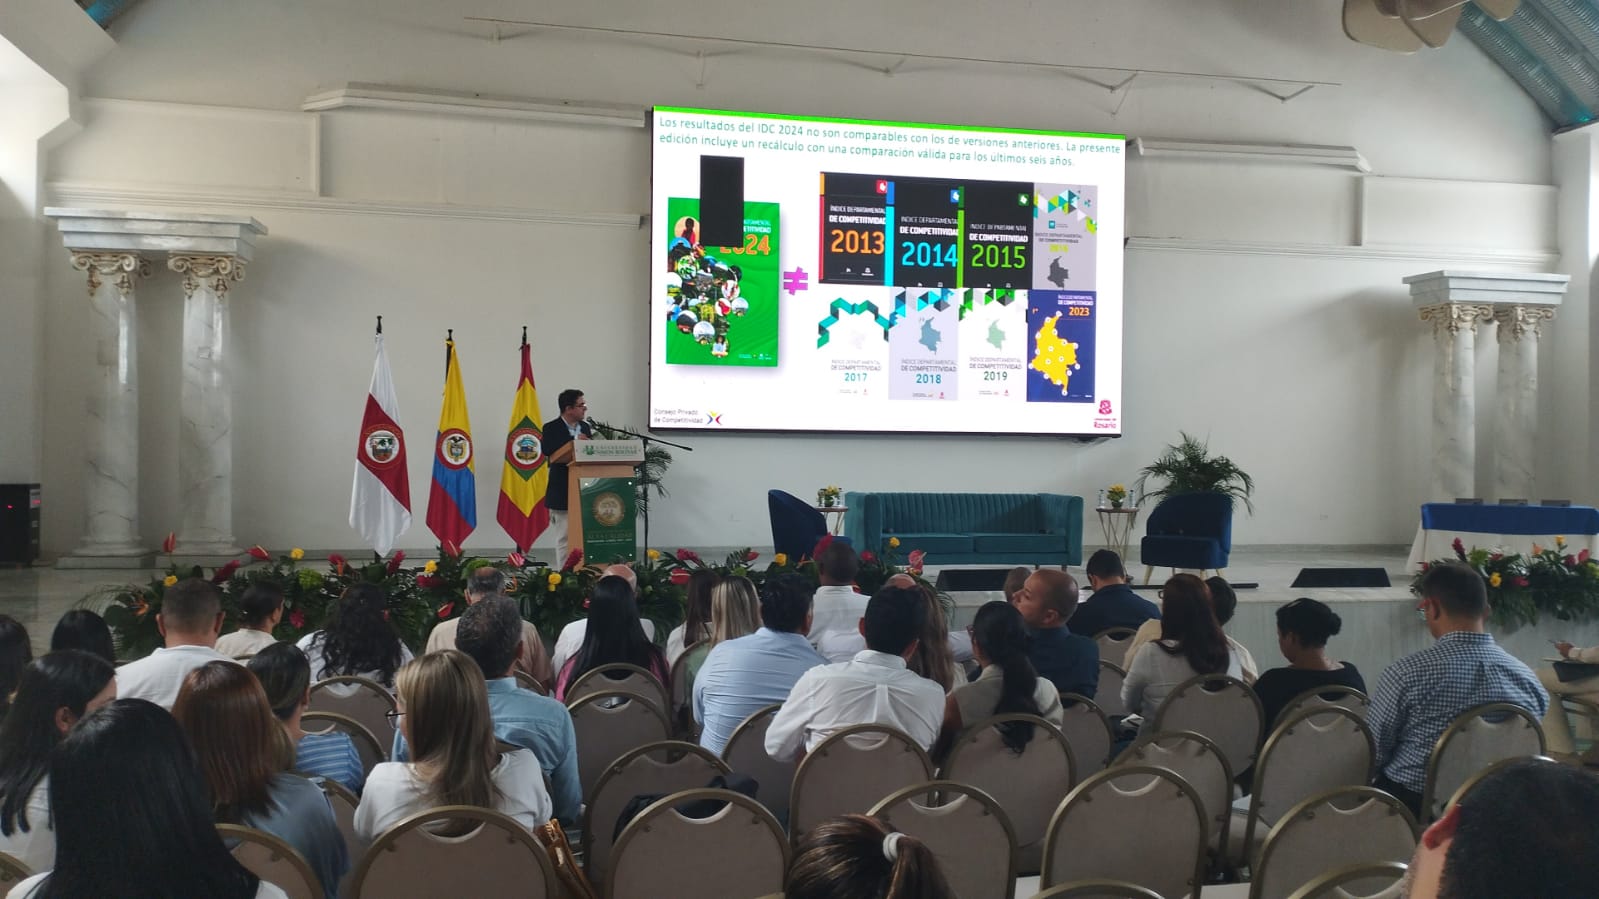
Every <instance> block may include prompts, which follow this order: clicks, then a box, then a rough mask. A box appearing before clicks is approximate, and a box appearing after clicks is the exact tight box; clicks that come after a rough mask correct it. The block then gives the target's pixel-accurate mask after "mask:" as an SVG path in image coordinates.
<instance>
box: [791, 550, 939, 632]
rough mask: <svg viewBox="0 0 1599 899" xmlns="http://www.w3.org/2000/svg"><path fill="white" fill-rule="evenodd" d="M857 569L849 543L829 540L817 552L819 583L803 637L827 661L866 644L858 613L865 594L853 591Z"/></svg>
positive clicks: (861, 612) (862, 609)
mask: <svg viewBox="0 0 1599 899" xmlns="http://www.w3.org/2000/svg"><path fill="white" fill-rule="evenodd" d="M860 569H861V560H860V557H859V556H857V555H855V548H854V547H852V546H850V545H849V544H848V543H842V542H840V541H838V540H829V541H828V542H827V545H826V546H824V547H822V550H821V552H819V553H817V554H816V577H817V580H819V581H821V586H820V587H817V588H816V597H815V599H814V600H813V602H812V606H811V632H810V633H809V634H807V635H806V638H807V639H809V640H810V641H811V645H812V646H814V647H816V651H817V652H819V653H821V654H822V657H823V658H825V659H827V660H828V661H829V662H847V661H849V660H850V659H852V658H854V657H855V654H856V653H858V652H860V651H861V650H863V649H865V648H866V641H865V640H863V639H861V616H862V615H865V614H866V600H867V599H868V597H866V596H865V595H863V594H860V593H857V592H856V591H855V577H856V576H857V575H858V574H859V573H860ZM913 585H914V582H911V584H910V585H908V586H913Z"/></svg>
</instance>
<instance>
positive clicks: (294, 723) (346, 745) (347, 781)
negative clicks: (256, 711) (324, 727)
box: [246, 643, 366, 796]
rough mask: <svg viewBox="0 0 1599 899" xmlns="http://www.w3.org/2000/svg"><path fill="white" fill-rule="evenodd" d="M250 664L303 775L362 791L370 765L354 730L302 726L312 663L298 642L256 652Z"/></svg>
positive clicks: (275, 644)
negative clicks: (311, 730)
mask: <svg viewBox="0 0 1599 899" xmlns="http://www.w3.org/2000/svg"><path fill="white" fill-rule="evenodd" d="M246 667H248V668H249V669H250V673H252V674H254V675H255V676H256V679H257V680H259V681H261V688H262V689H263V690H265V691H266V697H267V703H268V704H269V705H271V706H272V714H273V715H274V716H276V717H277V719H278V723H279V724H281V725H283V733H284V734H285V735H286V736H288V738H289V742H290V743H292V744H294V762H293V764H292V765H290V767H291V768H293V769H294V770H295V771H299V772H301V773H303V774H316V775H319V776H321V777H326V778H327V779H328V780H331V781H335V782H337V783H339V784H342V785H344V786H345V787H346V788H348V789H349V790H350V792H352V793H354V794H356V795H357V796H359V795H361V788H362V787H363V786H364V785H365V783H366V769H365V768H364V767H363V766H362V764H361V754H360V753H359V752H356V750H355V743H354V742H353V741H352V740H351V739H350V735H349V734H346V733H341V732H339V731H337V730H330V731H328V732H327V733H321V734H308V733H306V732H305V729H304V728H302V727H301V726H300V718H301V716H303V715H304V714H305V710H306V708H307V707H308V706H309V705H310V704H311V663H310V662H308V661H306V658H305V653H304V652H303V651H301V649H300V647H298V646H295V645H294V644H293V643H274V644H272V645H271V646H268V647H267V648H266V649H263V650H261V651H260V652H258V653H256V654H255V658H253V659H251V660H250V661H249V662H248V663H247V666H246Z"/></svg>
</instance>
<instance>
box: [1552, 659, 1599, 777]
mask: <svg viewBox="0 0 1599 899" xmlns="http://www.w3.org/2000/svg"><path fill="white" fill-rule="evenodd" d="M1549 642H1550V643H1553V644H1554V646H1555V652H1558V653H1560V658H1561V659H1563V660H1565V661H1567V662H1572V663H1575V664H1573V665H1569V666H1568V665H1562V666H1560V669H1556V668H1554V667H1550V668H1539V669H1538V680H1539V681H1541V682H1542V683H1543V686H1544V689H1545V690H1548V691H1549V710H1548V711H1546V712H1544V716H1543V735H1544V740H1545V742H1546V743H1547V745H1548V750H1549V751H1550V752H1555V753H1561V754H1564V755H1570V754H1572V753H1574V752H1576V751H1577V746H1576V743H1575V742H1574V741H1573V740H1572V737H1571V722H1570V720H1568V719H1567V718H1566V709H1565V706H1563V705H1561V703H1560V697H1562V696H1575V697H1577V698H1579V699H1587V700H1589V701H1592V702H1599V646H1590V647H1588V648H1587V649H1582V648H1579V647H1577V646H1573V645H1572V644H1570V643H1568V642H1566V641H1564V640H1550V641H1549ZM1582 665H1587V666H1591V667H1589V669H1588V671H1587V672H1583V671H1582V669H1581V668H1580V667H1579V666H1582ZM1584 674H1586V676H1584ZM1562 677H1565V678H1566V679H1565V680H1562V679H1561V678H1562Z"/></svg>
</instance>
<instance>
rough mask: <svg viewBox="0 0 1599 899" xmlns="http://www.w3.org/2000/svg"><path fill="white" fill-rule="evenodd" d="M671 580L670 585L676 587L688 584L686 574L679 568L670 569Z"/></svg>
mask: <svg viewBox="0 0 1599 899" xmlns="http://www.w3.org/2000/svg"><path fill="white" fill-rule="evenodd" d="M671 578H672V583H674V584H676V585H677V586H679V587H681V586H683V585H685V584H687V583H688V572H686V571H684V570H683V569H681V568H674V569H672V574H671Z"/></svg>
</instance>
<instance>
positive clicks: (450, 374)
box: [428, 340, 477, 546]
mask: <svg viewBox="0 0 1599 899" xmlns="http://www.w3.org/2000/svg"><path fill="white" fill-rule="evenodd" d="M444 354H445V364H444V408H443V409H441V410H439V435H438V439H437V440H436V441H435V442H434V444H433V489H432V490H431V491H429V493H428V530H430V531H432V532H433V536H435V537H437V538H439V542H440V543H443V544H445V545H447V546H460V545H461V543H462V541H464V540H466V536H467V535H468V534H470V533H472V530H473V529H474V528H476V527H477V479H476V477H475V476H474V475H473V473H472V471H473V469H472V424H471V422H470V421H469V420H468V419H467V414H466V389H465V388H463V387H462V386H461V366H460V364H459V363H458V362H457V360H456V357H455V341H454V340H446V341H444Z"/></svg>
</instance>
